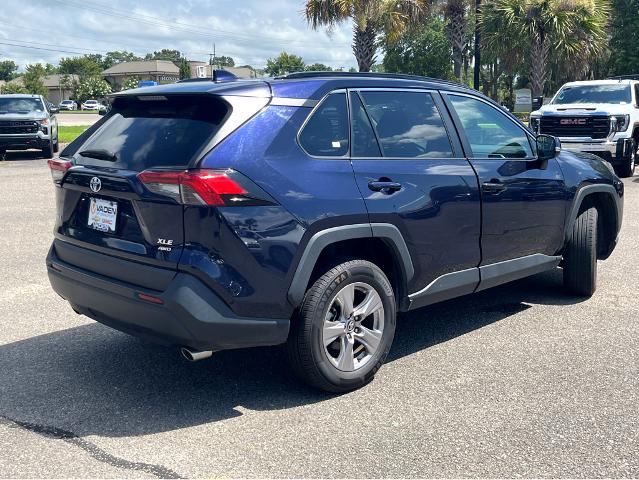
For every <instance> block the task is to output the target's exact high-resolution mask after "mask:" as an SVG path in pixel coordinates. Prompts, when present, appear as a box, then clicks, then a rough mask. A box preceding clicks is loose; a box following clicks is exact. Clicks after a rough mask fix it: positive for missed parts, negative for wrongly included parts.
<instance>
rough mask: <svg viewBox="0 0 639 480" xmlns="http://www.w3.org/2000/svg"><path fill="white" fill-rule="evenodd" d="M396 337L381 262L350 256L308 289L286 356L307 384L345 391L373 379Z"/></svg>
mask: <svg viewBox="0 0 639 480" xmlns="http://www.w3.org/2000/svg"><path fill="white" fill-rule="evenodd" d="M394 336H395V297H394V294H393V288H392V287H391V284H390V282H389V281H388V278H386V275H384V272H382V271H381V270H380V269H379V267H377V265H375V264H373V263H371V262H368V261H365V260H352V261H348V262H345V263H342V264H340V265H338V266H336V267H335V268H332V269H331V270H329V271H328V272H326V273H325V274H324V275H322V276H321V277H320V278H319V279H317V281H316V282H315V283H314V284H313V286H312V287H311V288H310V289H309V290H308V291H307V292H306V295H305V297H304V302H303V304H302V307H301V309H300V313H299V315H298V317H297V318H295V319H293V321H292V323H291V333H290V335H289V340H288V343H287V355H288V358H289V362H290V364H291V367H292V369H293V370H294V371H295V373H296V374H297V375H298V376H299V377H300V378H301V379H302V380H304V381H305V382H306V383H308V384H309V385H311V386H313V387H316V388H319V389H322V390H326V391H329V392H347V391H349V390H354V389H356V388H359V387H361V386H363V385H365V384H366V383H368V382H370V381H371V380H372V379H373V377H374V376H375V373H376V372H377V370H379V368H380V367H381V365H382V364H383V363H384V360H385V359H386V356H387V355H388V352H389V350H390V347H391V344H392V342H393V338H394Z"/></svg>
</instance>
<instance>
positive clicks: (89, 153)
mask: <svg viewBox="0 0 639 480" xmlns="http://www.w3.org/2000/svg"><path fill="white" fill-rule="evenodd" d="M80 155H82V156H83V157H87V158H97V159H98V160H106V161H107V162H116V161H117V160H118V157H117V155H116V154H115V153H111V152H109V151H108V150H105V149H103V148H97V149H95V150H82V151H81V152H80Z"/></svg>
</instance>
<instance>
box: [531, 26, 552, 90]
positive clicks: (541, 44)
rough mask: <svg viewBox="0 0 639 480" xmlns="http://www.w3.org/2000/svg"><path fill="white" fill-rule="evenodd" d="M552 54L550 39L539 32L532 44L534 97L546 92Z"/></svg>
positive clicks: (532, 85)
mask: <svg viewBox="0 0 639 480" xmlns="http://www.w3.org/2000/svg"><path fill="white" fill-rule="evenodd" d="M549 55H550V39H549V38H548V36H547V35H544V34H543V33H541V34H538V35H537V36H536V37H535V38H534V39H533V42H532V46H531V58H530V60H531V64H530V83H531V89H532V96H533V97H540V96H542V95H543V94H544V89H545V87H546V81H547V80H548V57H549Z"/></svg>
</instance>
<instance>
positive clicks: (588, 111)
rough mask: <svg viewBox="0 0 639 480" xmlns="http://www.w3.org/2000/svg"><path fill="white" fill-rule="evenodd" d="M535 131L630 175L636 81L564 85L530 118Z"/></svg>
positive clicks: (637, 131) (634, 157)
mask: <svg viewBox="0 0 639 480" xmlns="http://www.w3.org/2000/svg"><path fill="white" fill-rule="evenodd" d="M530 127H531V129H532V130H533V131H534V132H535V133H536V134H540V133H545V134H548V135H553V136H555V137H559V140H561V143H562V147H563V148H565V149H566V150H574V151H577V152H587V153H593V154H595V155H597V156H599V157H601V158H603V159H604V160H607V161H608V162H609V163H611V164H612V166H613V167H615V170H616V171H617V174H618V175H619V176H620V177H631V176H632V175H633V174H634V171H635V165H636V163H637V161H639V79H637V80H634V79H611V80H591V81H586V82H570V83H567V84H565V85H564V86H563V87H561V89H559V91H558V92H557V94H556V95H555V96H554V97H553V99H552V100H551V102H550V103H549V104H548V105H544V106H543V107H541V108H540V109H539V110H537V111H536V112H532V113H531V114H530Z"/></svg>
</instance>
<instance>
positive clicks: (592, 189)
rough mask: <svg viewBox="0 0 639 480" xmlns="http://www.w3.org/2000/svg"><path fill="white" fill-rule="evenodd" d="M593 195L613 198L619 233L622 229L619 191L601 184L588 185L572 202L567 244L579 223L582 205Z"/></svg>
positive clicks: (582, 188) (568, 218)
mask: <svg viewBox="0 0 639 480" xmlns="http://www.w3.org/2000/svg"><path fill="white" fill-rule="evenodd" d="M593 193H607V194H609V195H610V196H611V197H612V200H613V202H614V204H615V207H616V209H615V210H616V214H617V219H616V220H617V232H618V231H619V229H620V228H621V216H622V213H623V212H622V211H621V205H620V197H619V193H618V192H617V190H616V189H615V187H613V186H612V185H604V184H599V185H586V186H584V187H581V188H580V189H579V190H578V191H577V193H576V194H575V197H574V199H573V202H572V207H571V209H570V213H569V214H568V216H567V217H566V228H565V234H564V237H565V241H566V242H567V241H568V240H569V238H570V234H571V232H572V228H573V226H574V224H575V222H576V221H577V215H579V209H580V208H581V205H582V204H583V201H584V199H585V198H586V197H587V196H588V195H591V194H593Z"/></svg>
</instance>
